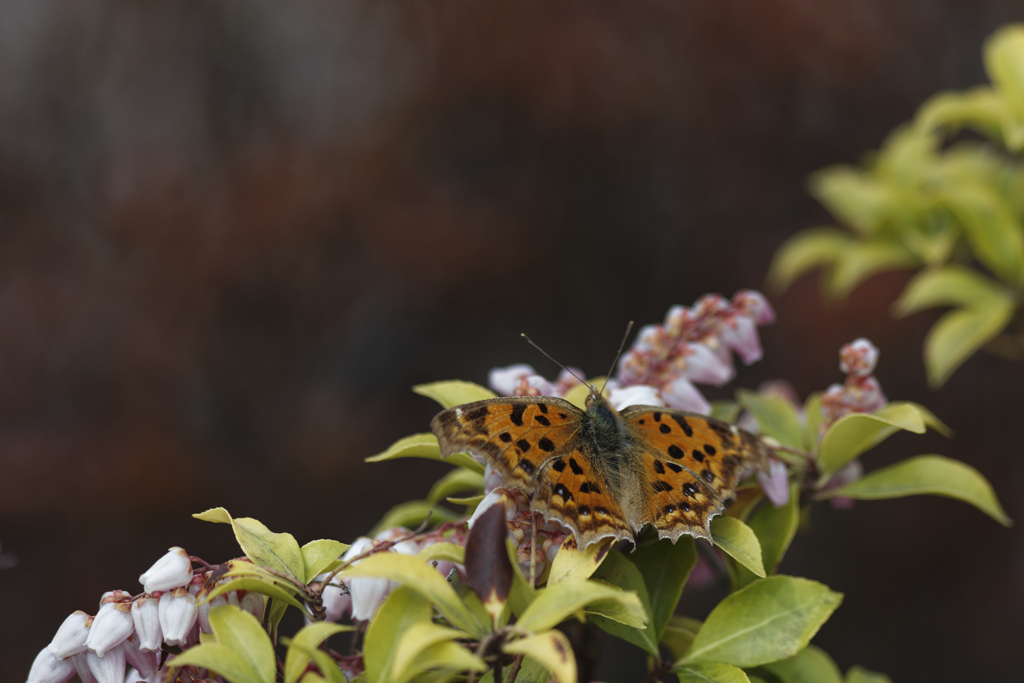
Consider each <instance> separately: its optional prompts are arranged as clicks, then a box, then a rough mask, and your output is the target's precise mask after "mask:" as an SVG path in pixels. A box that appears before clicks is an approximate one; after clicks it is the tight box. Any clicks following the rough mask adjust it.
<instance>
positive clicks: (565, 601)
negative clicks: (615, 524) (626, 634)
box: [435, 572, 647, 633]
mask: <svg viewBox="0 0 1024 683" xmlns="http://www.w3.org/2000/svg"><path fill="white" fill-rule="evenodd" d="M435 573H436V572H435ZM599 603H611V604H614V605H618V606H619V607H621V608H622V609H623V610H624V615H625V616H626V617H628V619H629V622H630V625H631V626H635V627H637V628H640V627H643V626H644V619H645V618H646V616H647V615H646V613H645V612H644V607H643V604H642V603H641V602H640V598H639V597H637V595H636V593H627V592H625V591H622V590H619V589H618V588H615V587H614V586H609V585H607V584H603V583H598V582H596V581H563V582H562V583H558V584H555V585H554V586H548V587H547V588H546V589H544V590H543V591H539V592H538V593H537V597H536V598H534V600H533V602H531V603H530V605H529V606H528V607H527V608H526V609H525V610H523V613H522V615H520V617H519V621H518V622H516V625H517V626H518V627H519V628H522V629H525V630H527V631H533V632H534V633H539V632H541V631H547V630H548V629H551V628H554V627H555V626H557V625H558V624H560V623H562V622H563V621H565V619H567V618H568V617H569V616H570V615H572V614H575V613H576V612H578V611H580V610H581V609H583V608H584V607H587V606H595V607H596V606H600V605H599ZM605 615H606V616H607V615H608V613H607V612H605ZM620 616H621V615H620Z"/></svg>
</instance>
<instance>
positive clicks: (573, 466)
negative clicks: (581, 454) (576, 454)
mask: <svg viewBox="0 0 1024 683" xmlns="http://www.w3.org/2000/svg"><path fill="white" fill-rule="evenodd" d="M569 468H570V469H571V470H572V473H573V474H583V468H582V467H580V466H579V463H577V462H576V459H575V458H569Z"/></svg>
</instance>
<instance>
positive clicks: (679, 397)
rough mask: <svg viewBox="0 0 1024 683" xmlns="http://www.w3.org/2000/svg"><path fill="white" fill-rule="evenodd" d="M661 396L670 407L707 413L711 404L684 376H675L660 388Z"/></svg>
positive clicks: (702, 413) (709, 411)
mask: <svg viewBox="0 0 1024 683" xmlns="http://www.w3.org/2000/svg"><path fill="white" fill-rule="evenodd" d="M661 396H662V398H663V399H664V400H665V403H666V404H667V405H668V406H669V407H670V408H675V409H677V410H688V411H690V412H691V413H700V414H701V415H709V414H710V413H711V404H710V403H708V401H707V399H706V398H704V395H703V394H701V393H700V391H699V390H698V389H697V387H695V386H694V385H693V382H691V381H690V380H688V379H686V378H685V377H677V378H676V379H674V380H672V381H671V382H669V384H668V385H667V386H665V387H664V388H663V389H662V390H661Z"/></svg>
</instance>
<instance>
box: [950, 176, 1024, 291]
mask: <svg viewBox="0 0 1024 683" xmlns="http://www.w3.org/2000/svg"><path fill="white" fill-rule="evenodd" d="M941 199H942V201H943V203H944V204H945V205H946V206H948V207H949V208H950V210H951V211H952V212H953V213H954V214H955V215H956V217H957V218H958V219H959V221H960V223H961V224H962V225H963V226H964V233H965V234H966V236H967V240H968V242H970V245H971V250H972V251H973V252H974V255H975V256H977V258H978V260H979V261H981V262H982V263H983V264H984V265H985V266H986V267H987V268H989V269H990V270H991V271H992V272H993V273H995V274H996V275H998V276H999V277H1000V278H1002V279H1003V280H1005V281H1006V282H1008V283H1010V284H1013V285H1020V284H1021V283H1022V281H1024V230H1022V228H1021V224H1020V222H1019V221H1018V220H1017V217H1016V216H1015V215H1014V214H1013V211H1012V210H1011V209H1010V206H1009V205H1008V204H1007V203H1006V202H1005V201H1004V200H1003V199H1002V197H1000V196H999V195H998V194H997V193H996V192H994V191H993V190H991V189H990V188H988V187H986V186H984V185H980V184H971V183H960V184H955V185H949V186H946V187H944V188H943V189H942V192H941Z"/></svg>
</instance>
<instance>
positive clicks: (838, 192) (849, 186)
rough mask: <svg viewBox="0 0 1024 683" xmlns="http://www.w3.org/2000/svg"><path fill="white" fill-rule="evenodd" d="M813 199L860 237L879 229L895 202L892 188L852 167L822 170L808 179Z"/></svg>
mask: <svg viewBox="0 0 1024 683" xmlns="http://www.w3.org/2000/svg"><path fill="white" fill-rule="evenodd" d="M810 190H811V194H812V195H814V198H815V199H817V200H818V201H819V202H821V204H822V205H823V206H824V207H825V208H826V209H828V210H829V212H830V213H831V214H832V215H833V216H835V217H836V218H838V219H839V220H840V221H841V222H842V223H844V224H846V225H849V226H850V227H851V228H853V229H855V230H856V231H857V232H859V233H860V234H861V235H870V234H872V233H874V232H876V231H877V230H878V229H879V228H881V227H882V224H883V223H884V222H885V219H886V218H887V217H888V216H889V215H890V214H891V213H892V207H893V204H894V203H895V200H894V198H893V191H892V189H891V188H890V187H889V186H888V185H887V184H886V183H881V182H878V181H877V180H876V179H874V178H872V177H871V176H870V175H868V174H867V173H865V172H864V171H863V170H861V169H859V168H856V167H854V166H847V165H837V166H830V167H828V168H824V169H822V170H820V171H818V172H816V173H815V174H813V175H812V176H811V178H810Z"/></svg>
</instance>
